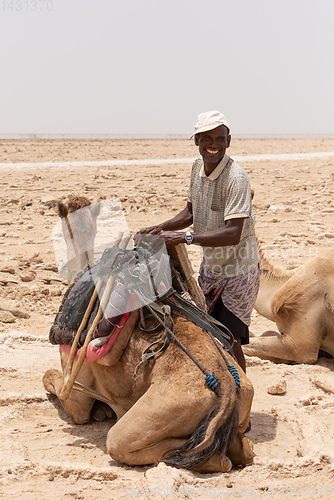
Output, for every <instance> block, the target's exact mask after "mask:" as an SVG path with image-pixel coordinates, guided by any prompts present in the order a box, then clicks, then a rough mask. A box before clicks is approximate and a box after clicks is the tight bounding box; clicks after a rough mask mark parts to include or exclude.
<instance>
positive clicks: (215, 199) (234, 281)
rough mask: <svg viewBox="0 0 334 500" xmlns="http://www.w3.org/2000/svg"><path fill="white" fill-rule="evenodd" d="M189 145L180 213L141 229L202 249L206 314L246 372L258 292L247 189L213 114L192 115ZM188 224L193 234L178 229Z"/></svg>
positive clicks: (220, 119) (224, 127)
mask: <svg viewBox="0 0 334 500" xmlns="http://www.w3.org/2000/svg"><path fill="white" fill-rule="evenodd" d="M192 137H195V144H196V145H197V146H198V147H199V153H200V155H201V156H200V157H199V158H197V159H196V160H195V162H194V164H193V167H192V172H191V177H190V186H189V191H188V202H187V206H186V208H184V210H182V211H181V212H180V213H179V214H178V215H176V216H175V217H174V218H173V219H171V220H168V221H165V222H162V223H161V224H159V225H157V226H151V227H149V228H146V232H147V233H149V234H158V235H159V236H161V237H162V238H163V239H164V241H165V243H166V246H167V247H169V246H174V245H177V244H179V243H185V242H186V243H187V244H188V245H191V244H193V245H200V246H201V247H203V261H202V264H201V267H200V272H199V284H200V286H201V288H202V290H203V292H204V295H205V297H206V303H207V307H208V312H209V313H210V314H211V315H212V316H214V317H215V318H216V319H218V320H219V321H220V322H221V323H223V324H224V325H225V326H227V328H229V330H230V331H231V332H232V333H233V336H234V338H235V344H234V346H233V350H234V354H235V357H236V359H237V361H238V363H239V365H240V366H241V368H242V369H243V370H244V371H246V362H245V358H244V355H243V352H242V347H241V345H242V344H247V343H249V331H248V326H249V324H250V318H251V312H252V309H253V306H254V303H255V300H256V296H257V293H258V289H259V269H258V263H259V256H258V250H257V244H256V240H255V236H254V220H255V217H254V214H253V209H252V201H251V189H250V184H249V179H248V176H247V174H246V172H245V171H244V170H243V169H242V168H241V167H240V165H238V164H237V163H236V162H235V161H233V160H232V158H230V157H229V156H228V155H227V154H226V149H227V148H228V147H229V146H230V142H231V135H230V126H229V124H228V122H227V120H226V118H225V116H224V115H223V114H222V113H220V112H218V111H209V112H207V113H202V114H200V115H199V116H198V122H197V123H196V125H195V133H194V134H193V135H192V136H191V138H192ZM191 224H193V228H194V230H193V232H188V231H187V232H182V231H181V230H182V229H185V228H187V227H188V226H190V225H191Z"/></svg>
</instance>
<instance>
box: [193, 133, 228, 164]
mask: <svg viewBox="0 0 334 500" xmlns="http://www.w3.org/2000/svg"><path fill="white" fill-rule="evenodd" d="M230 142H231V136H230V135H229V131H228V129H227V127H225V125H220V126H219V127H217V128H214V129H213V130H208V131H207V132H201V133H200V134H196V135H195V144H196V146H198V148H199V152H200V154H201V155H202V156H203V160H204V163H206V164H210V165H215V166H217V165H218V163H219V162H220V161H221V159H222V158H223V157H224V155H225V152H226V149H227V148H228V147H229V145H230Z"/></svg>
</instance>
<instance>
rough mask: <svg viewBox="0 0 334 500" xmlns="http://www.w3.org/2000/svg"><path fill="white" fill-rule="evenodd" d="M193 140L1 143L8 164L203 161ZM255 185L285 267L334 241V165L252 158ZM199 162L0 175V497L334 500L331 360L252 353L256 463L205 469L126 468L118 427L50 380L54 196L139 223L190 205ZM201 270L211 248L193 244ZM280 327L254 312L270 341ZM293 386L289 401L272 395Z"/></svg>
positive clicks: (255, 144)
mask: <svg viewBox="0 0 334 500" xmlns="http://www.w3.org/2000/svg"><path fill="white" fill-rule="evenodd" d="M333 151H334V139H276V140H274V139H262V140H260V139H257V140H253V139H247V140H241V139H239V140H235V141H233V142H232V145H231V148H230V150H229V153H230V154H231V156H232V157H233V155H238V156H239V155H257V154H272V153H274V154H282V153H307V152H312V153H314V152H333ZM196 156H197V149H196V147H195V146H194V145H193V143H192V142H191V141H187V140H176V139H175V140H100V141H99V140H91V141H89V140H80V141H79V140H68V141H64V140H52V141H51V140H35V141H28V140H22V141H18V140H15V141H14V140H3V141H0V163H8V164H9V163H13V162H46V161H54V162H57V161H58V162H64V161H81V160H90V161H109V160H114V159H115V160H135V159H150V158H151V159H152V158H154V159H155V158H162V159H165V158H170V159H173V158H183V157H188V158H192V157H196ZM242 164H243V166H244V168H245V169H246V170H247V172H248V173H249V176H250V179H251V184H252V187H253V188H254V190H255V199H254V208H255V212H256V216H257V233H258V236H259V238H260V240H261V241H262V246H263V248H264V249H265V251H266V254H267V256H268V257H269V258H270V259H271V260H272V261H273V262H274V263H275V264H276V265H277V266H282V267H283V268H285V267H295V266H296V265H298V264H300V263H302V262H304V261H305V260H306V259H307V258H309V257H311V256H312V255H314V254H315V253H316V252H317V251H318V250H319V249H321V248H324V247H331V246H332V245H333V241H334V240H333V238H334V201H333V199H334V198H333V195H334V187H333V180H334V169H333V166H334V160H333V158H319V159H312V160H310V159H308V160H307V159H300V160H280V159H276V160H275V161H265V162H259V161H251V162H250V161H247V158H246V157H245V159H244V160H243V162H242ZM189 170H190V165H185V164H174V163H173V162H171V163H170V164H167V165H159V164H158V162H157V164H156V165H155V164H153V165H147V166H145V165H141V166H133V165H128V166H124V167H120V166H117V167H110V166H108V167H103V166H102V167H101V166H99V167H81V168H78V167H77V168H74V167H61V168H59V167H55V168H38V166H34V167H31V168H25V169H15V168H13V167H10V166H8V167H7V168H6V167H4V166H2V167H1V168H0V172H1V179H0V185H1V187H2V194H1V195H0V214H1V217H0V283H1V289H0V293H1V306H0V307H1V309H10V310H12V311H13V313H14V314H11V313H9V312H7V311H5V312H4V311H1V310H0V359H1V361H0V373H1V379H0V401H1V407H0V422H1V427H0V438H1V451H0V497H1V498H6V499H7V498H24V499H35V498H42V499H44V498H45V499H63V498H77V499H95V498H103V499H122V498H131V497H135V498H145V497H147V498H183V497H185V498H206V497H208V498H226V497H228V498H236V497H243V498H248V497H250V498H252V497H256V498H267V497H268V496H271V497H274V498H286V497H290V498H291V497H298V496H299V497H300V498H308V497H313V498H334V431H333V412H334V394H332V393H330V392H328V391H327V392H326V391H325V390H323V389H321V388H320V387H319V384H317V383H315V381H319V380H323V381H325V382H326V383H327V385H332V387H333V386H334V374H333V372H334V362H333V361H331V360H320V361H319V362H318V363H317V364H316V365H314V366H308V365H276V364H274V363H271V362H269V361H261V360H259V359H258V358H248V359H247V366H248V368H247V370H248V376H249V378H250V379H251V381H252V382H253V384H254V387H255V398H254V404H253V408H252V415H251V421H252V430H251V432H250V433H249V437H250V438H251V439H252V440H253V442H254V448H255V461H254V465H253V466H250V467H246V468H244V469H237V470H233V471H231V472H230V473H228V474H211V475H199V474H193V473H191V472H189V471H185V470H177V469H174V468H172V467H167V466H165V465H163V464H160V465H159V466H158V467H134V468H131V467H126V466H123V465H121V464H119V463H116V462H114V461H113V460H111V458H110V457H109V456H108V455H107V453H106V446H105V441H106V434H107V431H108V429H109V428H110V425H112V422H110V421H109V422H103V423H91V424H88V425H84V426H75V425H73V424H72V423H71V421H70V419H69V417H68V416H67V415H66V414H65V412H64V411H63V410H62V407H61V405H60V404H59V403H58V401H57V400H55V399H54V398H53V397H51V396H49V395H47V394H46V393H45V391H44V389H43V385H42V382H41V379H42V375H43V373H44V371H45V370H47V369H48V368H50V367H55V368H58V367H59V359H58V350H57V348H56V347H55V346H52V345H51V344H49V342H48V332H49V328H50V326H51V324H52V322H53V319H54V316H55V313H56V312H57V309H58V306H59V303H60V301H61V296H62V294H63V292H64V290H65V289H66V283H65V282H64V281H63V280H62V279H61V278H60V276H59V274H58V273H57V268H56V266H55V257H54V252H53V245H52V237H51V232H52V229H53V227H54V225H55V224H56V222H57V221H58V217H57V215H56V212H55V210H54V202H55V200H60V199H65V198H66V197H67V196H69V195H71V194H80V195H85V196H87V197H89V198H90V199H91V200H92V201H94V202H95V201H98V200H100V199H101V198H104V197H106V198H110V197H112V196H118V197H119V198H120V199H121V202H122V205H123V209H124V213H125V217H126V221H127V224H128V226H129V229H130V230H131V231H136V230H137V229H139V228H140V227H142V226H145V225H151V224H154V223H158V222H160V221H162V220H165V219H166V218H168V217H170V216H172V215H173V214H175V213H176V212H177V211H178V210H180V209H181V208H183V207H184V204H185V200H186V193H187V184H188V177H189ZM189 255H190V258H191V260H192V262H193V264H194V268H195V269H198V265H199V262H200V251H199V250H198V249H195V248H193V247H191V248H190V252H189ZM273 327H274V325H273V324H272V323H270V322H269V321H267V320H265V319H264V318H261V317H260V316H259V315H258V314H257V313H254V314H253V319H252V325H251V330H252V331H253V333H254V334H255V335H260V334H261V333H262V332H263V331H264V330H266V329H273ZM282 379H284V380H285V381H286V384H287V391H286V393H285V394H284V395H281V396H278V395H271V394H268V392H267V389H268V387H270V386H272V385H275V384H277V383H279V382H281V381H282Z"/></svg>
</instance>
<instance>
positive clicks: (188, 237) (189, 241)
mask: <svg viewBox="0 0 334 500" xmlns="http://www.w3.org/2000/svg"><path fill="white" fill-rule="evenodd" d="M192 241H193V235H192V234H191V233H186V243H187V244H188V245H190V243H191V242H192Z"/></svg>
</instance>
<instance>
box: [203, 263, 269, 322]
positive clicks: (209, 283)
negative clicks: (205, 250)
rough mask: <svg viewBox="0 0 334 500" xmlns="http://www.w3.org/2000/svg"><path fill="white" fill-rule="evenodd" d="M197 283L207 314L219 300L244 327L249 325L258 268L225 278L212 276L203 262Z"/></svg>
mask: <svg viewBox="0 0 334 500" xmlns="http://www.w3.org/2000/svg"><path fill="white" fill-rule="evenodd" d="M198 283H199V286H200V287H201V288H202V290H203V293H204V295H205V300H206V305H207V311H208V313H210V312H211V311H212V309H213V307H214V305H215V304H216V302H217V300H218V299H219V298H221V300H222V301H223V304H224V306H225V307H226V308H227V309H228V310H229V311H231V313H233V314H234V315H235V316H236V317H237V318H239V319H240V320H241V321H242V322H243V323H244V324H245V325H247V326H249V325H250V322H251V314H252V310H253V307H254V304H255V301H256V297H257V294H258V291H259V287H260V273H259V268H258V267H256V268H255V269H254V270H253V271H250V272H249V273H247V274H242V275H241V276H235V277H233V278H225V277H221V276H218V277H217V276H215V275H214V274H212V273H211V272H210V271H209V270H208V269H207V267H206V265H205V263H204V261H203V262H202V264H201V267H200V270H199V277H198Z"/></svg>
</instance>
